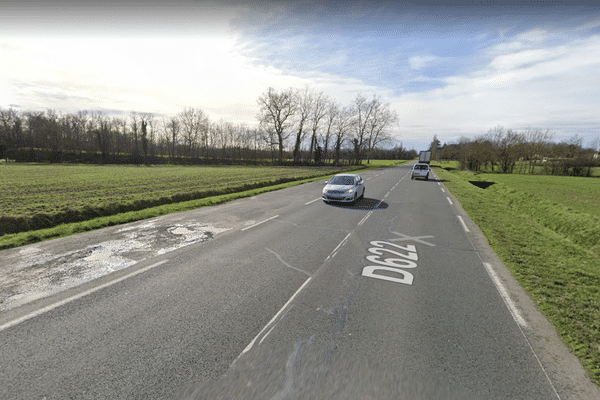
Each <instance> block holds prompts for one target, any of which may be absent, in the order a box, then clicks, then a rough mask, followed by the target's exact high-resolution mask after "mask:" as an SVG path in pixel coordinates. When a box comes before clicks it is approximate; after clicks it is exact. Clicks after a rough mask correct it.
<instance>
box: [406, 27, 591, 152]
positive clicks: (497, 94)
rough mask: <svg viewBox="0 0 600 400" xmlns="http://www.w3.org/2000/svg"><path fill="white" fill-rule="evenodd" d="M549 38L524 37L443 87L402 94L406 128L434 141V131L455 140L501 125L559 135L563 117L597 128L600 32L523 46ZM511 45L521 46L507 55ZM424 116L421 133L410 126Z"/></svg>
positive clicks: (537, 34)
mask: <svg viewBox="0 0 600 400" xmlns="http://www.w3.org/2000/svg"><path fill="white" fill-rule="evenodd" d="M543 38H547V34H546V33H545V32H544V31H535V32H526V33H524V34H522V35H518V36H516V37H515V39H514V41H512V42H508V43H503V44H501V45H497V46H495V48H492V49H490V50H489V51H490V52H492V53H495V54H497V55H496V56H494V57H493V58H492V59H491V60H490V61H489V63H487V64H485V65H482V66H481V67H480V68H479V69H478V70H476V71H474V72H472V73H470V74H466V75H459V76H454V77H450V78H447V79H445V83H446V86H444V87H443V88H439V89H435V90H430V91H427V92H420V93H409V94H404V95H401V96H399V97H397V98H396V99H395V100H394V104H395V105H396V107H397V108H398V110H399V114H400V120H401V125H402V126H404V127H407V128H405V129H406V130H407V131H409V132H410V134H411V135H413V136H414V135H422V136H423V137H425V138H428V140H429V141H430V140H431V137H433V133H435V132H438V133H441V134H438V137H440V136H441V137H440V140H442V141H450V140H456V139H458V137H459V136H460V135H461V134H464V133H467V132H468V133H471V134H478V133H483V132H486V131H487V130H488V129H489V128H491V127H493V126H496V125H504V126H505V127H507V128H513V129H523V128H524V127H526V126H530V125H536V126H543V127H548V128H550V129H556V130H557V131H559V132H560V130H561V129H562V127H561V125H557V123H556V121H563V123H564V124H565V125H568V126H571V127H573V126H575V125H577V124H579V123H581V124H586V125H587V124H589V123H594V121H595V122H596V126H597V125H598V124H599V121H598V117H597V115H598V112H597V110H598V109H600V96H598V91H599V88H600V74H599V73H598V71H600V36H597V35H596V36H590V37H588V38H585V39H577V40H573V41H571V42H570V43H568V44H564V45H560V46H553V47H546V48H539V49H534V50H523V48H524V46H523V43H524V42H526V41H529V42H534V41H539V40H542V39H543ZM507 49H514V50H513V51H512V52H510V53H509V54H506V50H507ZM500 50H502V51H500ZM423 121H427V126H426V127H424V128H422V129H421V130H420V131H419V130H415V129H414V128H411V129H408V126H410V125H418V124H422V123H423ZM401 130H402V128H401ZM444 132H445V133H444ZM404 137H406V135H404Z"/></svg>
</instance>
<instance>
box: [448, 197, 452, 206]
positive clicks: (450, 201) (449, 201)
mask: <svg viewBox="0 0 600 400" xmlns="http://www.w3.org/2000/svg"><path fill="white" fill-rule="evenodd" d="M446 200H448V203H450V205H452V204H453V203H452V200H450V197H446Z"/></svg>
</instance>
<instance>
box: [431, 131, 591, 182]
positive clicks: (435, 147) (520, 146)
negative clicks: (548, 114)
mask: <svg viewBox="0 0 600 400" xmlns="http://www.w3.org/2000/svg"><path fill="white" fill-rule="evenodd" d="M599 146H600V140H599V139H596V142H595V146H594V147H595V148H593V147H592V148H584V147H583V138H582V137H581V136H578V135H575V136H572V137H571V138H570V139H568V140H563V141H560V142H557V141H555V140H554V134H553V133H552V132H550V130H549V129H545V130H544V129H526V130H523V131H517V130H513V129H505V128H504V127H502V126H497V127H494V128H491V129H490V130H489V131H488V132H487V133H485V134H482V135H479V136H476V137H475V138H467V137H461V138H460V139H459V141H458V143H449V144H446V143H445V144H444V145H440V141H439V140H438V139H437V136H434V138H433V140H432V142H431V144H430V150H431V152H432V159H434V160H440V159H441V160H456V161H459V167H460V168H461V169H468V170H471V171H482V170H488V171H492V172H494V171H498V172H503V173H513V172H518V173H530V174H533V173H543V174H550V175H574V176H591V170H592V168H594V167H598V166H600V157H598V147H599Z"/></svg>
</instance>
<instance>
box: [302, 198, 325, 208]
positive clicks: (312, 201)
mask: <svg viewBox="0 0 600 400" xmlns="http://www.w3.org/2000/svg"><path fill="white" fill-rule="evenodd" d="M318 200H321V198H320V197H319V198H318V199H314V200H311V201H309V202H308V203H304V205H305V206H307V205H309V204H310V203H314V202H315V201H318Z"/></svg>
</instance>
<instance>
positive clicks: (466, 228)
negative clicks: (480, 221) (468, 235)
mask: <svg viewBox="0 0 600 400" xmlns="http://www.w3.org/2000/svg"><path fill="white" fill-rule="evenodd" d="M457 217H458V220H459V221H460V224H461V225H462V227H463V229H464V230H465V232H471V231H470V230H469V228H468V227H467V224H465V221H464V220H463V219H462V217H461V216H460V215H457Z"/></svg>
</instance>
